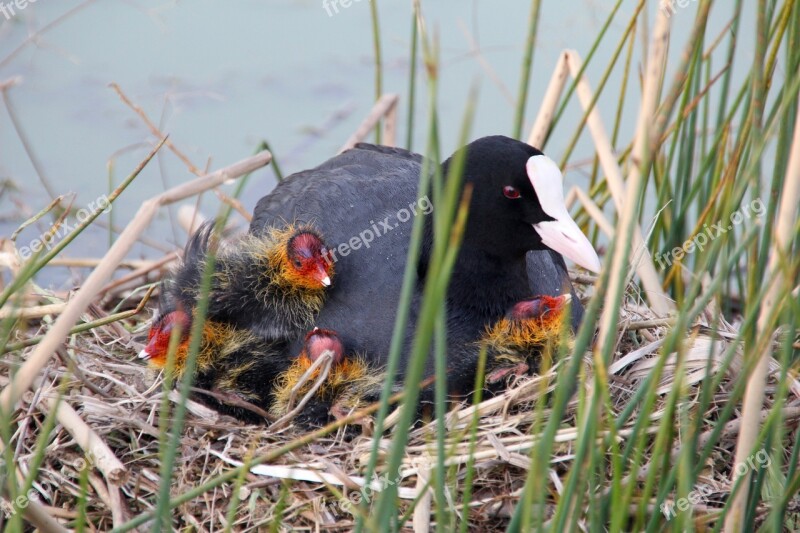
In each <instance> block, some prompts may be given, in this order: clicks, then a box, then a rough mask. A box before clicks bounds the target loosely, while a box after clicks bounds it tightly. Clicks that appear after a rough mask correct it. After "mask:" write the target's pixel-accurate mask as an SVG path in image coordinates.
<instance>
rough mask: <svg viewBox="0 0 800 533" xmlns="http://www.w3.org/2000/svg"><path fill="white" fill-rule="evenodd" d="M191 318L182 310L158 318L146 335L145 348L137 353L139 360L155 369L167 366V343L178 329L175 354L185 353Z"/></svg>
mask: <svg viewBox="0 0 800 533" xmlns="http://www.w3.org/2000/svg"><path fill="white" fill-rule="evenodd" d="M191 326H192V318H191V316H189V315H188V314H187V313H185V312H184V311H182V310H176V311H172V312H170V313H167V314H165V315H162V316H161V317H159V318H158V319H157V320H156V321H155V322H154V323H153V325H152V326H151V327H150V332H149V333H148V335H147V346H145V347H144V349H143V350H142V351H141V352H139V358H140V359H144V360H146V361H148V362H150V364H152V365H153V366H155V367H159V368H163V367H164V366H166V364H167V353H168V351H169V342H170V339H171V337H172V335H173V332H174V331H175V330H176V329H179V331H178V333H177V335H180V338H179V340H178V350H177V354H178V355H180V354H181V353H185V351H186V349H187V348H188V343H189V332H190V330H191Z"/></svg>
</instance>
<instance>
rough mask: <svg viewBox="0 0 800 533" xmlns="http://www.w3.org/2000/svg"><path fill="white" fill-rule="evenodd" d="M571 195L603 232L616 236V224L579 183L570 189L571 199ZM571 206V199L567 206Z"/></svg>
mask: <svg viewBox="0 0 800 533" xmlns="http://www.w3.org/2000/svg"><path fill="white" fill-rule="evenodd" d="M570 196H572V197H574V198H575V199H576V200H577V201H578V202H580V203H581V205H582V206H583V209H584V210H585V211H586V212H587V213H588V214H589V216H590V217H592V220H594V222H595V224H597V227H598V228H600V230H601V231H602V232H603V233H605V234H606V235H608V236H609V237H613V236H614V225H613V224H611V222H609V221H608V219H607V218H606V216H605V215H604V214H603V210H602V209H600V208H599V207H598V206H597V204H596V203H594V200H592V199H591V198H589V195H588V194H586V193H585V192H584V191H583V189H581V188H580V187H578V186H577V185H574V186H573V187H572V189H570V193H569V194H568V195H567V198H568V199H569V197H570ZM569 207H571V205H570V202H569V200H567V208H569Z"/></svg>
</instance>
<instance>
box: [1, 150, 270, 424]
mask: <svg viewBox="0 0 800 533" xmlns="http://www.w3.org/2000/svg"><path fill="white" fill-rule="evenodd" d="M163 142H164V141H163V140H162V141H161V142H160V143H159V144H158V146H156V148H155V149H154V150H153V151H152V152H150V154H148V156H147V157H146V158H145V160H144V161H143V162H142V164H140V168H139V169H137V172H138V171H141V169H142V168H144V165H146V164H147V162H148V161H149V160H150V159H151V158H152V157H153V156H154V155H155V154H156V152H157V151H158V149H159V148H160V147H161V146H162V144H163ZM271 158H272V156H271V154H270V153H269V152H266V151H265V152H261V153H260V154H257V155H255V156H253V157H249V158H247V159H245V160H243V161H240V162H239V163H235V164H233V165H231V166H229V167H225V168H223V169H220V170H218V171H216V172H213V173H211V174H208V175H206V176H202V177H199V178H196V179H194V180H192V181H190V182H187V183H184V184H181V185H178V186H176V187H173V188H172V189H169V190H167V191H164V192H163V193H161V194H159V195H157V196H155V197H153V198H151V199H150V200H147V201H145V202H144V203H142V205H141V207H140V208H139V211H138V212H137V214H136V216H135V217H134V218H133V220H132V221H131V222H130V223H129V224H128V226H127V227H126V228H125V230H123V232H122V233H121V234H120V235H119V237H118V238H117V240H116V241H115V242H114V244H113V245H112V246H111V248H110V249H109V250H108V252H107V253H106V255H105V256H104V258H103V261H101V263H100V264H99V265H98V266H97V267H96V268H95V269H94V270H93V271H92V273H91V274H90V275H89V277H87V278H86V281H85V282H84V284H83V286H82V287H81V288H80V289H78V291H77V292H76V293H75V294H74V296H73V297H72V299H71V300H70V301H69V304H68V305H67V307H66V309H64V312H63V313H62V314H61V316H59V317H58V319H57V320H56V321H55V323H54V324H53V327H52V328H51V329H50V331H48V333H47V335H45V337H44V339H43V340H42V342H41V343H39V345H38V346H37V347H36V349H35V350H34V351H33V353H32V354H31V355H30V357H29V358H28V360H27V361H25V363H24V364H23V365H22V367H20V369H19V372H18V373H17V374H16V375H15V377H14V381H13V382H12V383H11V384H10V385H8V386H7V387H5V388H4V389H3V391H2V392H1V393H0V408H1V409H3V410H4V411H6V412H9V411H11V410H12V409H13V408H14V405H15V404H16V403H17V401H18V400H19V397H20V396H21V395H22V393H23V392H25V391H26V390H28V389H29V388H30V387H31V385H32V384H33V382H34V380H35V378H36V376H37V375H38V374H39V372H40V371H41V370H42V368H43V367H44V365H45V364H47V362H48V361H49V360H50V357H51V356H52V354H53V353H54V352H55V350H56V348H58V346H59V345H60V344H61V343H62V342H63V340H64V338H65V337H66V336H67V334H68V333H69V330H70V329H71V328H72V326H73V325H74V324H75V322H77V320H78V319H79V318H80V315H81V313H83V311H84V310H85V309H86V308H87V307H88V305H89V304H90V303H91V301H92V299H93V298H94V297H95V296H96V295H97V293H98V292H99V291H100V289H101V288H102V286H103V285H104V284H105V283H106V282H107V281H108V280H109V279H110V277H111V275H112V274H113V272H114V271H115V270H116V268H117V265H118V264H119V262H120V261H122V260H123V258H124V257H125V255H126V254H127V253H128V252H129V251H130V249H131V247H132V246H133V244H134V242H135V241H136V238H137V236H139V235H141V234H142V233H143V232H144V231H145V230H146V229H147V227H148V226H149V224H150V222H151V220H152V219H153V218H154V217H155V215H156V214H157V212H158V209H159V207H161V206H165V205H168V204H171V203H174V202H177V201H180V200H183V199H185V198H188V197H190V196H194V195H195V194H197V193H200V192H203V191H206V190H208V189H210V188H213V187H215V186H217V185H220V184H222V183H224V182H225V181H227V180H230V179H235V178H238V177H241V176H242V175H244V174H247V173H249V172H252V171H254V170H256V169H258V168H261V167H263V166H264V165H266V164H268V163H269V161H270V160H271Z"/></svg>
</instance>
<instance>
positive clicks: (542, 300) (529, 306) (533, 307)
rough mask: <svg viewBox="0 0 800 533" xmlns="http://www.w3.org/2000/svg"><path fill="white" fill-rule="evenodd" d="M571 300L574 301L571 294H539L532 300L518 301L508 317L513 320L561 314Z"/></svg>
mask: <svg viewBox="0 0 800 533" xmlns="http://www.w3.org/2000/svg"><path fill="white" fill-rule="evenodd" d="M570 301H572V296H571V295H570V294H562V295H561V296H537V297H535V298H531V299H530V300H523V301H521V302H518V303H516V304H515V305H514V307H512V308H511V310H510V311H509V312H508V314H507V315H506V317H507V318H509V319H511V320H527V319H530V318H546V317H547V315H560V314H561V313H562V312H563V311H564V309H565V308H566V306H567V303H568V302H570Z"/></svg>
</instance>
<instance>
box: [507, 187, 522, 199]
mask: <svg viewBox="0 0 800 533" xmlns="http://www.w3.org/2000/svg"><path fill="white" fill-rule="evenodd" d="M503 195H504V196H505V197H506V198H509V199H511V200H516V199H517V198H519V197H520V194H519V189H517V188H516V187H512V186H511V185H506V186H505V187H503Z"/></svg>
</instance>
